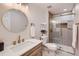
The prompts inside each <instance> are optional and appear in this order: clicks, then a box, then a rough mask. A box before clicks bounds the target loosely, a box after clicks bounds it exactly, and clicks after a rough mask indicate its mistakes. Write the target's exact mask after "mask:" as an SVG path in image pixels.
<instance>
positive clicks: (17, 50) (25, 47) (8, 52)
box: [0, 39, 42, 56]
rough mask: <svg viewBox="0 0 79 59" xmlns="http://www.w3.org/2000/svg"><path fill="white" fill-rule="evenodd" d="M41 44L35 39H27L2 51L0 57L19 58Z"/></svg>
mask: <svg viewBox="0 0 79 59" xmlns="http://www.w3.org/2000/svg"><path fill="white" fill-rule="evenodd" d="M41 42H42V41H40V40H37V39H28V40H26V41H25V42H23V43H20V44H18V45H15V46H10V47H8V48H7V49H5V50H4V51H2V52H0V56H20V55H22V54H24V53H25V52H27V51H29V50H30V49H32V48H34V47H35V46H37V45H38V44H39V43H41Z"/></svg>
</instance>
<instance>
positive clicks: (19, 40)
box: [18, 35, 21, 43]
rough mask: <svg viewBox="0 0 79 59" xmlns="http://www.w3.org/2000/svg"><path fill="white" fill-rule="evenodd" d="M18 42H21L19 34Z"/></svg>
mask: <svg viewBox="0 0 79 59" xmlns="http://www.w3.org/2000/svg"><path fill="white" fill-rule="evenodd" d="M18 43H21V37H20V35H19V39H18Z"/></svg>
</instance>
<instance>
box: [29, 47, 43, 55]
mask: <svg viewBox="0 0 79 59" xmlns="http://www.w3.org/2000/svg"><path fill="white" fill-rule="evenodd" d="M30 56H42V49H41V47H40V48H38V49H37V50H35V51H34V52H33V53H31V54H30Z"/></svg>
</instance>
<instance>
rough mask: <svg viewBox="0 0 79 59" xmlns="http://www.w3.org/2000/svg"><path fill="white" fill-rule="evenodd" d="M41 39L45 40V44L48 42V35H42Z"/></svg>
mask: <svg viewBox="0 0 79 59" xmlns="http://www.w3.org/2000/svg"><path fill="white" fill-rule="evenodd" d="M41 40H42V41H43V44H45V43H48V36H46V35H43V36H41Z"/></svg>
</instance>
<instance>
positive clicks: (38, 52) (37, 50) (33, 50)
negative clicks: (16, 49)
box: [22, 43, 42, 56]
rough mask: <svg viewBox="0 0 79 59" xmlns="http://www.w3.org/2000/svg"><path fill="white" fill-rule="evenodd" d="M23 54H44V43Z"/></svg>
mask: <svg viewBox="0 0 79 59" xmlns="http://www.w3.org/2000/svg"><path fill="white" fill-rule="evenodd" d="M22 56H42V43H39V44H38V45H37V46H35V47H34V48H32V49H30V50H29V51H27V52H25V53H24V54H22Z"/></svg>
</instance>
